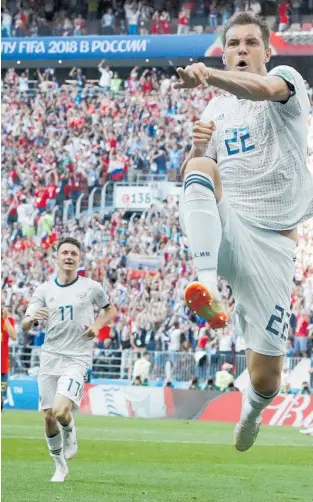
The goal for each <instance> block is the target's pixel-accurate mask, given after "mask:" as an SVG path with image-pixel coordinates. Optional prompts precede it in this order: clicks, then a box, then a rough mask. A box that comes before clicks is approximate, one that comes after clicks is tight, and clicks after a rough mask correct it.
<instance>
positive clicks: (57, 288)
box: [26, 276, 110, 366]
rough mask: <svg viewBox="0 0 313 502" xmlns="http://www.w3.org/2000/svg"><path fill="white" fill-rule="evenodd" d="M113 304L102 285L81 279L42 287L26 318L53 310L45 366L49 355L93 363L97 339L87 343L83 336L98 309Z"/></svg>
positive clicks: (55, 281) (32, 300)
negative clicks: (93, 348) (43, 311)
mask: <svg viewBox="0 0 313 502" xmlns="http://www.w3.org/2000/svg"><path fill="white" fill-rule="evenodd" d="M109 303H110V302H109V298H108V295H107V293H106V292H105V291H104V289H103V288H102V286H101V285H100V284H99V283H98V282H96V281H93V280H91V279H87V278H84V277H80V276H77V278H76V279H75V280H74V281H73V282H72V283H70V284H67V285H61V284H59V282H58V280H57V279H56V280H54V281H49V282H45V283H44V284H41V285H40V286H38V288H37V289H36V291H35V292H34V294H33V296H32V298H31V300H30V302H29V305H28V309H27V312H26V316H33V315H34V314H35V312H36V311H37V310H38V309H40V308H43V307H48V308H49V309H50V316H49V320H48V323H47V327H46V336H45V342H44V345H43V347H42V353H43V355H45V356H46V357H45V358H44V361H45V363H46V362H48V360H49V356H58V357H59V356H67V357H70V358H77V359H81V360H85V361H86V360H87V361H88V360H90V359H91V357H92V347H93V340H86V339H85V338H84V337H83V333H84V332H85V331H86V328H87V327H88V326H90V324H93V323H94V321H95V315H94V308H95V307H98V308H99V309H101V308H104V307H107V306H108V305H109ZM41 366H42V364H41Z"/></svg>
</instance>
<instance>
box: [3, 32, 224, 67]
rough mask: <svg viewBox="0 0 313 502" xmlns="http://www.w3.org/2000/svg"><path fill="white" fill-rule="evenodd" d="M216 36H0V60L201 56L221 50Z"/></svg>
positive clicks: (218, 53) (218, 52)
mask: <svg viewBox="0 0 313 502" xmlns="http://www.w3.org/2000/svg"><path fill="white" fill-rule="evenodd" d="M215 41H216V35H215V34H208V35H154V36H145V37H144V36H123V35H120V36H108V37H105V36H88V37H34V38H2V41H1V54H2V61H12V60H17V61H18V60H19V61H27V60H35V59H45V60H46V61H52V60H59V59H60V60H66V59H136V58H137V59H138V58H166V59H168V58H174V57H175V58H177V57H203V56H208V55H211V56H212V55H215V54H214V52H215V50H216V49H217V54H216V55H220V53H221V42H220V41H218V43H217V46H215Z"/></svg>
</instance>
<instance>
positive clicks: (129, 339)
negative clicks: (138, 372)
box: [119, 318, 135, 379]
mask: <svg viewBox="0 0 313 502" xmlns="http://www.w3.org/2000/svg"><path fill="white" fill-rule="evenodd" d="M119 328H120V329H119V331H120V338H121V349H122V359H121V370H120V371H121V373H120V376H121V378H125V374H126V376H127V377H128V378H129V379H130V371H131V365H132V348H135V344H134V338H133V335H132V334H131V331H130V326H129V323H128V320H127V319H126V318H123V319H122V321H121V323H120V326H119Z"/></svg>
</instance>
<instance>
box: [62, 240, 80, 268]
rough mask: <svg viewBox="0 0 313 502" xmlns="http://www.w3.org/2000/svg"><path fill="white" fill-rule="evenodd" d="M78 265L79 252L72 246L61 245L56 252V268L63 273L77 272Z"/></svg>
mask: <svg viewBox="0 0 313 502" xmlns="http://www.w3.org/2000/svg"><path fill="white" fill-rule="evenodd" d="M79 263H80V251H79V249H78V248H77V247H76V246H74V245H73V244H67V243H66V244H62V246H61V247H60V249H59V252H58V266H59V269H60V270H63V271H64V272H71V271H74V270H77V269H78V267H79Z"/></svg>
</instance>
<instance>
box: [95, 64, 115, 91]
mask: <svg viewBox="0 0 313 502" xmlns="http://www.w3.org/2000/svg"><path fill="white" fill-rule="evenodd" d="M104 64H105V60H102V61H101V63H100V64H99V66H98V70H99V72H100V73H101V77H100V80H99V87H101V88H102V89H109V88H110V84H111V79H112V76H113V72H112V71H111V70H110V67H109V66H104Z"/></svg>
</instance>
